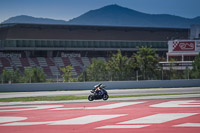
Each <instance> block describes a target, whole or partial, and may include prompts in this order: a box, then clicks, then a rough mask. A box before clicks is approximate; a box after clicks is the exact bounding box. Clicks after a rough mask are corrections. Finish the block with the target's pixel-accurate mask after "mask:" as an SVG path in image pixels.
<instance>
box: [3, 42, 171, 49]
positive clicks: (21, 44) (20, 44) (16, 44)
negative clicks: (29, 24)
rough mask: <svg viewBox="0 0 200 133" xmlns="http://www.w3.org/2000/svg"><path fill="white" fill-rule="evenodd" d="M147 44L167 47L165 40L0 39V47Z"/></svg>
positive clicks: (160, 47) (139, 45) (118, 46)
mask: <svg viewBox="0 0 200 133" xmlns="http://www.w3.org/2000/svg"><path fill="white" fill-rule="evenodd" d="M141 46H147V47H151V48H157V49H167V48H168V44H167V42H166V41H101V40H1V41H0V47H1V48H7V49H9V48H137V47H141Z"/></svg>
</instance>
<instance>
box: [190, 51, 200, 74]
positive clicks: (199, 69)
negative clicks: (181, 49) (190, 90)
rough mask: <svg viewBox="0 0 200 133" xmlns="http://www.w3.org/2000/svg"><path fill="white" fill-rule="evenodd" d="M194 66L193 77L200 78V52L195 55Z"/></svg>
mask: <svg viewBox="0 0 200 133" xmlns="http://www.w3.org/2000/svg"><path fill="white" fill-rule="evenodd" d="M192 66H193V70H192V74H191V75H192V78H200V53H199V54H198V55H197V56H196V57H195V59H194V62H193V63H192Z"/></svg>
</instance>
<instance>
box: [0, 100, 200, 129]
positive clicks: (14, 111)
mask: <svg viewBox="0 0 200 133" xmlns="http://www.w3.org/2000/svg"><path fill="white" fill-rule="evenodd" d="M0 131H1V132H6V133H11V132H15V133H27V132H29V133H33V132H37V133H47V132H48V133H51V132H52V133H53V132H56V133H65V132H66V131H67V132H91V133H93V132H95V133H96V132H97V133H98V132H99V133H100V132H104V133H106V132H111V131H114V132H116V133H122V132H130V133H132V132H134V131H135V132H147V131H148V132H155V131H160V132H161V131H162V132H164V133H165V132H166V133H167V132H170V133H179V132H181V133H186V132H192V133H195V132H200V99H198V98H195V99H168V100H144V101H127V102H91V103H67V104H49V105H13V106H0Z"/></svg>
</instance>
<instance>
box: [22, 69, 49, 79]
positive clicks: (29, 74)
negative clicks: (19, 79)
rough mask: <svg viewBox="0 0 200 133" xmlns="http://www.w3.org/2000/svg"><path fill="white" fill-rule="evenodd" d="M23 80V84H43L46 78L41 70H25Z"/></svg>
mask: <svg viewBox="0 0 200 133" xmlns="http://www.w3.org/2000/svg"><path fill="white" fill-rule="evenodd" d="M23 80H24V82H25V83H37V82H45V81H46V76H45V74H44V72H43V70H42V69H41V68H38V67H35V68H26V69H25V70H24V78H23Z"/></svg>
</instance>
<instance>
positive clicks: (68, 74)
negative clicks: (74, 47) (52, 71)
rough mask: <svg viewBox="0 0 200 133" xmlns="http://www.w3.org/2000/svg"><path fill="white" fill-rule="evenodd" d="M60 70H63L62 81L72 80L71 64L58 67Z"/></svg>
mask: <svg viewBox="0 0 200 133" xmlns="http://www.w3.org/2000/svg"><path fill="white" fill-rule="evenodd" d="M60 70H61V71H62V72H63V74H62V77H63V79H64V82H70V81H72V66H71V65H68V66H66V67H62V68H60Z"/></svg>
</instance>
